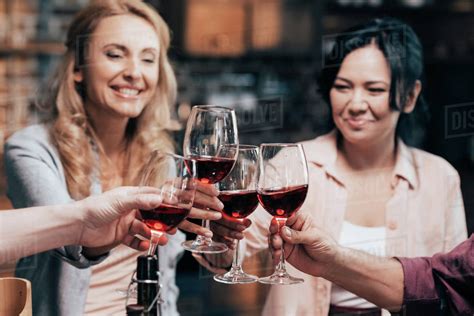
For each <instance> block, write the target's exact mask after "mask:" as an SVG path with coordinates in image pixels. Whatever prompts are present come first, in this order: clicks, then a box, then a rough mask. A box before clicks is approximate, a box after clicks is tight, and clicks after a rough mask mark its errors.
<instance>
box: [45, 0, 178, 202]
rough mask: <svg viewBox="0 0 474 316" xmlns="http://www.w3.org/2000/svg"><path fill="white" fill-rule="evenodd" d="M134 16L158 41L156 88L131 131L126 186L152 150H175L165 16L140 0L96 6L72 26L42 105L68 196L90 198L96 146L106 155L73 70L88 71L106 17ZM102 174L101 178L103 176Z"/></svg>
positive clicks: (97, 3) (173, 86) (172, 83)
mask: <svg viewBox="0 0 474 316" xmlns="http://www.w3.org/2000/svg"><path fill="white" fill-rule="evenodd" d="M123 14H131V15H135V16H139V17H141V18H143V19H145V20H146V21H148V22H149V23H150V24H151V25H152V26H153V28H154V29H155V30H156V32H157V34H158V37H159V40H160V48H161V49H160V56H159V79H158V87H157V91H156V94H155V96H154V97H153V99H152V101H151V102H150V103H149V104H148V105H147V106H146V107H145V108H144V110H143V112H142V113H141V114H140V115H139V116H138V117H137V118H133V119H130V121H129V123H128V126H127V138H128V139H127V141H128V142H127V144H128V145H127V152H128V156H129V165H128V166H125V168H127V171H126V173H125V175H124V176H125V181H124V182H125V183H124V184H137V175H138V173H139V171H140V170H139V169H140V168H139V167H138V168H137V167H135V168H131V167H132V166H140V165H141V164H142V163H143V162H144V161H146V159H147V157H148V156H149V154H150V153H151V151H152V150H154V149H161V150H165V151H173V142H172V140H171V137H170V131H171V130H173V129H176V122H174V121H173V120H172V119H171V108H172V106H174V103H175V100H176V90H177V88H176V77H175V75H174V72H173V69H172V67H171V65H170V62H169V60H168V56H167V51H168V48H169V45H170V32H169V29H168V26H167V25H166V23H165V22H164V20H163V19H162V18H161V16H160V15H159V14H158V13H157V12H156V11H155V10H154V9H153V8H152V7H150V6H149V5H148V4H145V3H143V2H142V1H140V0H105V1H104V0H101V1H94V2H92V3H91V4H90V5H88V6H87V7H86V8H84V9H83V10H81V11H80V12H79V13H78V14H77V15H76V17H75V18H74V20H73V22H72V24H71V26H70V27H69V30H68V34H67V40H66V47H67V51H66V53H65V55H64V57H63V58H62V61H61V62H60V64H59V66H58V69H57V71H56V73H55V74H54V76H53V77H52V81H51V83H50V85H49V88H48V93H47V94H46V95H45V97H44V98H43V100H42V101H41V102H40V103H39V105H40V108H42V109H45V108H46V109H47V110H49V111H48V119H49V121H50V126H51V127H50V133H51V138H52V141H53V143H54V144H55V146H56V147H57V150H58V152H59V155H60V158H61V161H62V164H63V168H64V172H65V176H66V182H67V187H68V190H69V193H70V195H71V196H72V197H73V198H74V199H81V198H84V197H87V196H88V195H90V187H91V183H92V175H93V173H95V172H96V171H95V170H98V169H97V168H98V163H97V157H96V156H95V155H96V154H95V153H94V149H93V146H97V149H98V150H99V153H101V154H102V156H103V153H104V152H103V150H102V146H101V144H100V142H99V141H98V139H97V137H96V136H95V133H94V130H93V128H92V126H91V122H90V120H89V119H88V117H87V113H86V111H85V108H84V100H83V96H82V90H83V89H82V87H81V86H80V85H78V84H77V83H76V82H75V81H74V79H73V74H74V71H75V70H77V69H79V67H87V60H86V59H85V56H87V51H86V49H87V45H88V41H89V39H90V37H91V35H92V33H93V32H94V30H95V29H96V27H97V25H98V24H99V22H100V21H101V20H103V19H104V18H106V17H110V16H115V15H123ZM101 175H102V174H101Z"/></svg>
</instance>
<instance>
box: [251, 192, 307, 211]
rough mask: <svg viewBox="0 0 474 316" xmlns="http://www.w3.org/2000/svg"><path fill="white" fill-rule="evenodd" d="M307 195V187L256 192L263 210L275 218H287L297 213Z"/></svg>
mask: <svg viewBox="0 0 474 316" xmlns="http://www.w3.org/2000/svg"><path fill="white" fill-rule="evenodd" d="M307 193H308V185H298V186H291V187H286V188H278V189H266V190H259V191H258V200H259V201H260V203H261V204H262V206H263V208H265V210H266V211H267V212H268V213H270V214H271V215H272V216H274V217H277V218H282V217H284V218H288V217H290V216H291V215H292V214H293V213H295V212H296V211H298V210H299V209H300V207H301V205H303V202H304V200H305V198H306V194H307Z"/></svg>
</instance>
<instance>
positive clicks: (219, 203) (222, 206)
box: [217, 201, 224, 210]
mask: <svg viewBox="0 0 474 316" xmlns="http://www.w3.org/2000/svg"><path fill="white" fill-rule="evenodd" d="M217 205H218V208H219V209H220V210H222V209H223V208H224V203H222V202H221V201H219V202H218V203H217Z"/></svg>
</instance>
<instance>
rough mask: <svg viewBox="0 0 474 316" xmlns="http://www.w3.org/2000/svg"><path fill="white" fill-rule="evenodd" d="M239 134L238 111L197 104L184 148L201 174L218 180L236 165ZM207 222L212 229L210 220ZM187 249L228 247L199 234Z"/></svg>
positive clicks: (200, 177)
mask: <svg viewBox="0 0 474 316" xmlns="http://www.w3.org/2000/svg"><path fill="white" fill-rule="evenodd" d="M238 143H239V141H238V135H237V121H236V117H235V112H234V111H233V110H232V109H228V108H225V107H218V106H195V107H193V109H192V111H191V115H190V117H189V119H188V124H187V126H186V132H185V137H184V146H183V152H184V155H185V157H186V158H187V159H192V160H193V161H195V163H196V168H197V178H198V180H199V181H200V182H202V183H205V184H216V183H218V182H219V181H221V180H222V179H224V178H225V177H226V176H227V175H228V174H229V172H230V171H231V170H232V167H233V166H234V163H235V159H236V156H237V148H238V147H237V146H236V145H238ZM203 226H204V227H205V228H206V229H209V221H208V220H204V221H203ZM183 247H184V249H186V250H189V251H192V252H196V253H221V252H225V251H227V249H228V248H227V246H226V245H225V244H223V243H218V242H215V241H213V240H212V239H211V238H210V237H204V236H201V235H199V236H197V238H196V239H195V240H193V241H191V240H190V241H186V242H185V243H183Z"/></svg>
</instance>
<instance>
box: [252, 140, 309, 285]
mask: <svg viewBox="0 0 474 316" xmlns="http://www.w3.org/2000/svg"><path fill="white" fill-rule="evenodd" d="M258 168H259V178H258V184H257V196H258V200H259V202H260V204H261V205H262V207H263V208H264V209H265V210H266V211H267V212H268V213H269V214H270V215H272V216H273V217H274V218H275V219H276V220H277V222H278V226H279V228H280V229H281V227H283V226H284V225H285V223H286V219H287V218H288V217H290V216H291V215H293V214H294V213H295V212H297V211H298V210H299V209H300V208H301V206H302V205H303V202H304V200H305V198H306V194H307V192H308V166H307V163H306V157H305V154H304V150H303V146H302V145H301V144H281V143H278V144H261V145H260V158H259V164H258ZM285 264H286V263H285V253H284V249H283V244H282V247H281V256H280V262H279V263H278V265H277V266H276V267H275V272H274V273H273V274H272V275H270V276H268V277H264V278H260V279H259V280H258V281H259V282H260V283H265V284H280V285H287V284H297V283H301V282H303V279H300V278H295V277H293V276H291V275H289V274H288V272H287V271H286V266H285Z"/></svg>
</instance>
